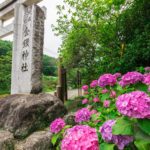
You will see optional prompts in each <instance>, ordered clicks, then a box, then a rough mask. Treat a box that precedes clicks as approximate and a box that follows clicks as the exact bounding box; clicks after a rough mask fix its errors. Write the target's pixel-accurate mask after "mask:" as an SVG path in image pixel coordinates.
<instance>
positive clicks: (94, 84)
mask: <svg viewBox="0 0 150 150" xmlns="http://www.w3.org/2000/svg"><path fill="white" fill-rule="evenodd" d="M97 85H98V80H93V81H92V82H91V84H90V87H91V88H95V87H96V86H97Z"/></svg>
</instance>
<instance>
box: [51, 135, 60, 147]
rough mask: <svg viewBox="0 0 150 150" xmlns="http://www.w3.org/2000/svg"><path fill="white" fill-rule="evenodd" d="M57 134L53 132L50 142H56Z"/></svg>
mask: <svg viewBox="0 0 150 150" xmlns="http://www.w3.org/2000/svg"><path fill="white" fill-rule="evenodd" d="M59 136H60V135H59V134H54V135H53V136H52V139H51V142H52V144H53V145H55V144H56V142H57V140H58V138H59Z"/></svg>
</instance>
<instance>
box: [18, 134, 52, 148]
mask: <svg viewBox="0 0 150 150" xmlns="http://www.w3.org/2000/svg"><path fill="white" fill-rule="evenodd" d="M51 137H52V134H51V133H50V132H49V131H39V132H35V133H33V134H32V135H30V136H29V137H28V138H26V139H25V140H24V141H21V142H18V143H17V144H16V145H15V150H54V148H53V146H52V144H51V142H50V141H51Z"/></svg>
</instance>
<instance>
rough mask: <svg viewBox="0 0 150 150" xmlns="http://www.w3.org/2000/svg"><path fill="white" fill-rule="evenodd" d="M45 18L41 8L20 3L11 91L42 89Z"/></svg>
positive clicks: (15, 28)
mask: <svg viewBox="0 0 150 150" xmlns="http://www.w3.org/2000/svg"><path fill="white" fill-rule="evenodd" d="M44 20H45V14H44V11H43V10H42V9H41V8H40V7H38V6H36V5H32V6H28V7H26V6H24V5H22V4H20V3H18V4H16V8H15V22H14V44H13V45H14V47H13V61H12V80H11V94H30V93H39V92H41V90H42V57H43V41H44Z"/></svg>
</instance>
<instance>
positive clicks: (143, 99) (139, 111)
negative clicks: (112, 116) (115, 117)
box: [116, 91, 150, 119]
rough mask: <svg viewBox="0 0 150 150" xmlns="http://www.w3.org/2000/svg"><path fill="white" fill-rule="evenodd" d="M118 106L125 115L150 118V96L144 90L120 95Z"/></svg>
mask: <svg viewBox="0 0 150 150" xmlns="http://www.w3.org/2000/svg"><path fill="white" fill-rule="evenodd" d="M116 107H117V109H118V111H119V112H120V113H121V114H123V115H125V116H129V117H133V118H149V119H150V97H149V96H148V95H147V94H146V93H144V92H142V91H134V92H131V93H127V94H123V95H120V96H119V97H118V99H117V102H116Z"/></svg>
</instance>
